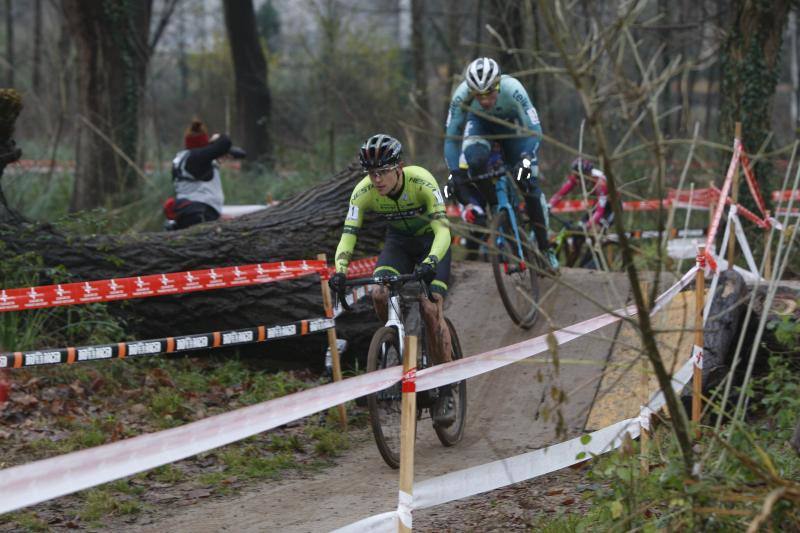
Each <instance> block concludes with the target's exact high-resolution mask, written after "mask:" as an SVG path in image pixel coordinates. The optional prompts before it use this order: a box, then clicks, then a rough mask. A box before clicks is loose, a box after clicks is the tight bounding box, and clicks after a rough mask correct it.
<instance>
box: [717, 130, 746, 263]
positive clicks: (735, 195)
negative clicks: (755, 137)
mask: <svg viewBox="0 0 800 533" xmlns="http://www.w3.org/2000/svg"><path fill="white" fill-rule="evenodd" d="M733 135H734V137H736V138H737V139H739V141H741V140H742V123H741V122H737V123H736V126H735V130H734V134H733ZM740 162H741V160H740ZM740 172H741V169H740V167H739V166H737V167H736V172H735V173H734V174H733V185H732V187H731V202H733V205H737V204H738V203H739V174H740ZM722 201H725V199H724V198H723V199H722ZM730 223H731V221H730V220H728V224H730ZM734 259H736V239H734V238H733V230H732V229H731V238H730V239H728V270H732V269H733V261H734Z"/></svg>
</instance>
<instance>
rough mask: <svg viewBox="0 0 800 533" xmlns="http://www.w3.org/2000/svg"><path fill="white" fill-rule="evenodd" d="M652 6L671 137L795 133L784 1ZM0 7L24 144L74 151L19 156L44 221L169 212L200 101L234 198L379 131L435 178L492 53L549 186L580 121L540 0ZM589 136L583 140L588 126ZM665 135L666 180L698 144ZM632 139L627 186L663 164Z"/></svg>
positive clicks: (263, 191)
mask: <svg viewBox="0 0 800 533" xmlns="http://www.w3.org/2000/svg"><path fill="white" fill-rule="evenodd" d="M645 4H646V5H647V6H646V8H645V9H644V10H642V14H641V15H640V16H639V17H638V19H637V23H636V24H634V25H633V26H632V30H633V32H634V37H635V39H636V41H637V43H638V46H639V48H640V53H641V55H642V56H643V57H648V58H652V62H653V65H651V66H652V67H653V69H654V70H655V71H657V72H658V73H659V76H660V77H667V78H668V81H667V82H666V83H664V84H663V89H661V90H660V94H659V96H658V104H659V107H660V110H659V111H660V113H661V115H660V124H661V128H662V132H661V133H662V134H663V136H664V139H665V140H667V141H669V140H670V139H672V140H677V139H688V138H690V137H691V136H692V133H693V129H694V127H695V125H697V126H698V128H699V137H700V138H701V139H703V140H704V141H707V142H709V143H719V145H720V146H722V147H729V146H730V145H731V138H732V134H733V127H732V124H733V122H734V121H735V120H743V121H744V123H745V142H746V146H747V147H748V149H749V151H750V152H751V153H756V152H758V151H759V150H762V151H763V150H766V149H769V148H771V147H780V146H784V145H786V144H788V143H789V142H791V141H792V140H793V139H794V138H795V135H796V131H797V124H798V118H797V115H798V111H797V103H798V74H797V71H798V68H797V64H798V58H797V47H798V45H797V38H796V12H795V10H794V9H792V3H791V2H744V1H742V0H738V1H721V0H703V1H699V2H688V1H683V0H682V1H680V2H666V1H663V0H658V1H655V0H654V1H652V2H645ZM626 5H627V3H626V2H603V3H594V2H587V1H575V2H571V3H567V6H568V7H569V8H570V9H571V12H570V17H571V18H570V20H572V21H573V23H574V24H575V25H576V27H575V28H572V29H573V30H574V31H573V37H572V38H573V39H574V36H578V37H579V36H580V35H582V34H585V35H587V36H588V35H590V34H593V35H598V34H602V32H603V31H604V30H605V28H604V27H603V24H604V21H607V23H608V25H609V28H610V27H611V26H612V25H613V24H614V21H615V20H617V17H618V16H619V14H620V13H621V12H623V10H624V9H626V8H625V6H626ZM0 12H2V13H3V16H4V17H5V24H4V26H3V28H4V31H2V32H0V33H2V34H4V35H2V36H1V37H0V46H1V48H0V50H2V54H0V67H2V68H0V80H1V81H2V83H3V84H4V85H5V86H8V87H14V88H16V89H18V90H20V91H21V92H22V94H23V99H24V105H25V107H24V110H23V112H22V114H21V115H20V117H19V120H18V121H17V132H16V140H17V144H18V145H19V146H20V147H22V149H23V158H24V159H33V160H38V161H45V162H48V161H51V160H54V161H58V162H71V161H74V162H75V166H74V167H72V166H69V165H67V166H64V165H61V164H52V165H49V164H47V163H45V164H44V165H39V167H38V168H37V169H34V170H36V171H35V172H31V171H30V169H27V168H20V167H10V168H9V169H8V170H7V172H6V174H7V175H8V176H7V177H6V181H5V182H4V186H5V192H6V195H7V196H8V197H9V200H10V202H9V203H10V204H11V205H12V206H14V207H16V208H18V209H20V210H21V211H22V212H23V213H24V214H26V215H28V216H29V217H32V218H34V219H38V220H48V221H54V220H59V219H60V218H61V217H63V216H64V215H65V214H66V213H67V212H68V211H79V210H86V209H97V208H100V209H102V210H104V211H106V210H112V213H111V214H114V215H117V216H115V217H112V218H114V219H115V220H117V223H116V224H114V223H113V222H108V223H107V226H106V228H105V229H106V230H111V231H113V230H114V229H129V228H133V229H135V230H141V229H148V230H156V229H158V228H159V227H160V220H161V218H160V217H161V215H160V202H161V200H163V198H164V197H166V196H167V195H168V194H169V193H170V190H171V184H170V181H169V173H168V168H169V167H168V162H169V161H170V160H171V158H172V156H173V154H174V153H175V152H176V151H178V150H180V149H181V148H182V146H181V143H182V132H183V129H184V128H185V126H186V124H187V123H188V121H189V120H190V119H191V118H192V117H193V116H198V117H201V118H202V119H203V120H205V121H206V122H207V123H208V124H209V126H210V128H211V130H212V131H225V132H230V133H231V134H232V135H233V138H234V142H236V143H237V144H241V145H243V146H244V147H245V148H246V149H248V151H249V153H250V157H249V158H248V161H247V163H246V165H245V171H244V172H243V173H241V174H240V173H238V172H237V173H235V175H233V176H229V177H228V179H226V184H225V187H226V196H227V203H229V204H230V203H263V202H265V201H266V200H267V198H268V197H269V198H271V197H277V198H281V197H284V196H286V195H287V194H289V193H290V192H292V191H295V190H298V189H302V188H307V187H308V186H310V185H312V184H314V183H317V182H320V181H323V180H325V179H326V178H327V177H329V176H330V175H332V174H333V173H334V172H335V171H337V170H339V169H341V168H342V167H344V166H345V165H347V164H348V163H349V162H351V161H352V160H353V158H354V155H355V153H356V151H357V148H358V146H359V145H360V143H361V142H362V141H363V139H364V138H366V137H367V136H369V135H371V134H373V133H375V132H379V131H383V132H387V133H390V134H392V135H395V136H397V137H399V138H400V139H401V140H402V141H403V143H404V146H405V149H406V155H407V159H408V160H409V161H412V162H414V163H416V164H421V165H423V166H426V167H427V168H429V169H430V170H431V171H432V172H433V173H434V175H436V176H437V178H438V179H439V180H440V181H441V180H443V179H445V178H446V168H445V166H444V162H443V157H442V144H443V125H444V120H445V117H446V113H447V105H448V103H449V97H450V94H451V92H452V90H453V89H454V88H455V86H456V85H457V84H458V83H459V82H460V80H461V73H462V71H463V68H464V67H465V65H466V64H467V63H468V62H469V61H470V60H471V59H472V58H474V57H477V56H481V55H488V56H492V57H495V58H496V59H497V60H498V61H499V62H500V64H501V66H502V67H503V70H504V71H505V72H507V73H510V74H513V75H515V76H517V77H518V78H519V79H520V80H521V81H522V82H523V83H524V85H525V86H526V87H527V89H528V92H529V93H530V95H531V97H532V99H533V101H534V105H535V106H536V107H537V109H538V111H539V115H540V117H541V120H542V123H543V127H544V132H545V135H546V138H545V140H544V143H543V145H542V149H541V153H540V159H541V161H542V167H543V173H544V180H543V186H544V189H545V190H546V191H547V192H552V190H553V189H554V188H556V187H557V186H558V185H559V184H560V181H561V178H562V176H563V174H564V172H565V171H566V168H567V165H568V164H569V162H570V161H571V160H572V158H573V157H574V155H575V153H574V152H575V150H576V148H577V147H578V145H579V142H580V141H581V138H580V132H581V129H582V123H583V121H584V119H585V118H586V117H585V115H584V108H583V106H582V105H581V101H580V95H579V94H578V92H577V91H575V90H574V89H573V88H572V87H570V86H569V84H565V83H564V82H563V81H564V80H563V79H560V76H563V74H564V69H563V67H562V66H561V65H560V62H559V58H558V54H557V50H556V46H555V44H554V42H553V39H552V38H551V37H550V36H549V35H548V32H547V30H546V28H545V24H544V22H543V17H542V16H541V5H540V3H539V2H535V1H530V2H521V1H520V2H518V1H512V0H467V1H454V0H432V1H427V2H423V1H422V0H377V1H365V0H300V1H291V0H267V1H261V2H258V1H257V2H255V3H251V2H235V1H224V2H217V1H212V0H149V1H146V2H127V3H126V2H122V3H120V2H96V3H83V2H79V1H71V0H64V1H62V2H58V1H55V0H35V1H32V2H19V1H14V0H5V1H4V3H3V4H1V5H0ZM593 32H594V33H593ZM598 32H599V33H598ZM743 36H744V37H743ZM596 42H597V41H595V44H594V45H593V46H597V44H596ZM573 44H578V43H573ZM754 80H755V81H754ZM596 81H597V83H598V84H600V83H602V80H599V79H598V80H596ZM619 97H620V95H609V100H611V99H615V98H619ZM622 97H630V95H622ZM613 117H614V115H611V118H610V119H609V117H608V116H605V118H603V119H602V120H604V121H606V122H607V123H604V124H602V127H603V128H604V129H605V130H606V131H607V133H608V135H610V136H611V138H612V139H617V140H618V139H619V138H620V137H622V136H623V135H625V132H626V131H627V130H628V127H629V123H628V122H629V121H626V119H625V117H619V122H616V121H615V119H614V118H613ZM595 118H596V117H595ZM587 130H588V128H587ZM582 144H583V149H584V150H586V151H587V152H588V153H589V154H591V153H592V139H591V135H589V134H587V135H586V138H585V139H583V141H582ZM666 150H667V153H666V156H667V157H666V164H667V168H666V181H667V185H672V186H674V185H675V182H676V181H677V175H678V174H679V172H680V165H682V164H683V157H682V156H683V154H684V153H685V152H686V150H687V144H686V143H684V144H681V143H679V142H676V143H674V144H667V145H666ZM723 152H724V150H723ZM640 155H641V156H642V158H643V159H641V158H640V160H637V159H636V154H634V156H633V157H632V158H628V160H627V163H626V166H625V167H624V172H623V175H622V179H623V180H624V181H626V182H637V180H639V181H640V182H644V183H639V186H638V187H632V188H629V189H628V190H626V191H623V194H628V195H629V196H634V197H635V196H637V195H638V196H640V197H641V196H647V195H648V194H650V195H652V193H653V190H652V187H648V186H647V185H648V182H649V181H652V180H647V179H646V178H647V177H648V176H650V177H652V176H654V170H653V168H652V164H651V163H652V161H650V160H649V159H647V158H648V157H650V156H647V155H645V154H644V153H642V154H640ZM728 157H729V155H728V154H721V153H717V154H715V155H712V156H708V158H707V160H706V161H705V162H704V164H701V165H699V168H698V169H697V172H695V173H693V176H692V179H693V180H694V181H697V183H696V186H697V187H702V186H704V185H706V183H708V182H711V181H713V180H715V179H716V180H717V181H718V182H719V180H720V177H721V173H722V169H723V168H724V164H723V162H724V161H727V158H728ZM784 157H786V156H784ZM701 159H702V156H701ZM773 163H774V161H773ZM773 174H774V173H773V170H772V167H770V168H769V169H766V168H760V169H759V179H760V180H763V181H765V182H767V181H770V180H774V181H777V179H778V178H776V177H774V175H773ZM779 174H780V172H779ZM640 178H641V179H640ZM704 182H705V183H704ZM770 185H771V183H764V184H762V186H763V187H764V188H767V189H769V188H770ZM623 199H625V198H623ZM629 199H630V198H629ZM113 210H116V211H113Z"/></svg>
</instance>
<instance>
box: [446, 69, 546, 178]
mask: <svg viewBox="0 0 800 533" xmlns="http://www.w3.org/2000/svg"><path fill="white" fill-rule="evenodd" d="M470 114H472V115H474V116H476V117H477V118H479V119H481V120H489V119H488V118H484V117H494V118H498V119H501V120H503V121H506V122H510V123H512V124H515V125H516V127H517V129H518V133H519V135H520V136H523V137H524V136H531V137H533V139H532V144H531V146H532V150H531V152H532V154H535V153H536V151H537V150H538V147H539V142H540V140H541V135H542V125H541V124H540V123H539V115H538V114H537V113H536V108H535V107H533V103H531V99H530V97H529V96H528V92H527V91H526V90H525V87H523V86H522V84H521V83H520V82H519V80H517V79H516V78H513V77H511V76H507V75H503V76H500V84H499V92H498V95H497V102H496V103H495V105H494V107H493V108H491V109H483V108H482V107H481V106H480V104H479V103H478V101H477V100H476V99H475V98H474V97H473V95H472V93H471V92H470V89H469V87H468V86H467V82H466V81H462V82H461V84H460V85H459V86H458V87H457V88H456V90H455V91H454V92H453V97H452V98H451V100H450V111H449V112H448V113H447V122H446V123H445V135H446V138H445V141H444V158H445V161H447V168H448V169H450V170H454V169H457V168H459V158H460V155H461V144H462V138H461V136H462V135H463V131H464V125H465V123H466V121H467V116H468V115H470Z"/></svg>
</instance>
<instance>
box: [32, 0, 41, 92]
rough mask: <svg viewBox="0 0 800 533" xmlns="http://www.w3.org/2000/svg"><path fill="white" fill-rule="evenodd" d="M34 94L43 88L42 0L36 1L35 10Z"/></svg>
mask: <svg viewBox="0 0 800 533" xmlns="http://www.w3.org/2000/svg"><path fill="white" fill-rule="evenodd" d="M33 12H34V15H33V80H32V84H33V92H34V93H35V94H37V95H38V94H39V90H40V89H41V87H42V0H36V2H35V4H34V8H33Z"/></svg>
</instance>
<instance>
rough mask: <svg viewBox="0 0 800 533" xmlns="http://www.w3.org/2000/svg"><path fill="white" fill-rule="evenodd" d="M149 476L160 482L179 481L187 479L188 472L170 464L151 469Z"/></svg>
mask: <svg viewBox="0 0 800 533" xmlns="http://www.w3.org/2000/svg"><path fill="white" fill-rule="evenodd" d="M148 477H150V478H151V479H153V480H155V481H158V482H159V483H178V482H180V481H183V480H184V479H186V474H184V473H183V471H182V470H181V469H180V468H177V467H176V466H175V465H173V464H168V465H163V466H159V467H158V468H155V469H153V470H151V471H150V472H149V473H148Z"/></svg>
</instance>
